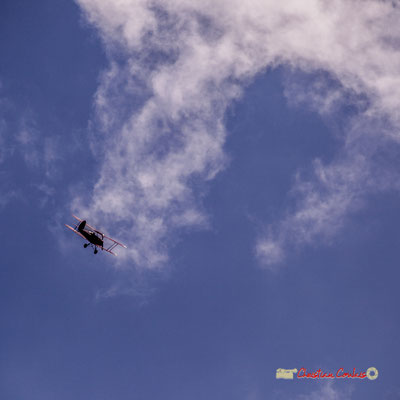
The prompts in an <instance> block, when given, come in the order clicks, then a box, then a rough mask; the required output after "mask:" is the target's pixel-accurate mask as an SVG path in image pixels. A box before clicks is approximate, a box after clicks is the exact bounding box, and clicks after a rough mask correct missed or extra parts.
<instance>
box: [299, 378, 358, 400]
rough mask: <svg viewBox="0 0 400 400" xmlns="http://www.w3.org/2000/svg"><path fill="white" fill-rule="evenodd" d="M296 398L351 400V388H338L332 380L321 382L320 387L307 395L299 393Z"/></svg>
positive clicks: (301, 399) (304, 399)
mask: <svg viewBox="0 0 400 400" xmlns="http://www.w3.org/2000/svg"><path fill="white" fill-rule="evenodd" d="M297 399H298V400H351V390H339V389H336V388H334V387H333V384H332V382H328V383H326V384H321V387H320V388H318V389H316V390H314V391H312V392H311V393H310V394H307V395H299V396H298V397H297Z"/></svg>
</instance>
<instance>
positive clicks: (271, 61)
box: [75, 0, 400, 267]
mask: <svg viewBox="0 0 400 400" xmlns="http://www.w3.org/2000/svg"><path fill="white" fill-rule="evenodd" d="M77 2H78V4H79V5H80V6H81V7H82V10H83V11H84V13H85V15H86V17H87V19H88V20H89V21H90V22H91V23H92V24H94V25H95V26H96V27H97V28H98V29H99V32H100V34H101V36H102V38H103V40H104V43H105V46H106V48H107V52H108V56H109V58H110V68H109V70H108V71H106V72H105V73H104V74H103V75H102V81H101V85H100V87H99V89H98V92H97V96H96V107H97V111H98V122H99V127H101V128H102V129H103V133H102V137H101V138H99V137H96V143H95V144H94V145H93V149H94V151H95V154H97V155H101V157H103V158H104V162H103V165H102V168H101V173H100V178H99V180H98V182H97V183H96V185H95V187H94V189H93V194H92V201H91V202H90V204H91V205H90V209H88V208H85V207H84V206H83V205H82V201H81V200H80V199H77V200H76V202H75V207H78V208H80V209H81V212H82V213H85V215H89V216H91V217H92V218H93V219H94V220H99V219H101V220H103V221H104V223H106V224H111V223H112V222H115V223H116V224H119V226H121V224H122V226H123V231H125V232H126V236H127V237H131V238H132V239H131V243H129V244H130V245H131V246H130V248H131V250H130V252H127V253H126V254H128V256H131V257H132V259H133V260H134V261H135V262H136V263H138V264H140V265H146V266H148V267H155V266H158V265H161V264H162V263H163V262H165V260H166V259H167V250H166V248H167V246H168V243H169V238H170V237H171V236H172V235H173V232H174V229H175V228H177V227H179V226H180V225H182V224H185V225H188V224H198V223H200V224H204V217H202V216H201V214H202V213H201V193H200V195H199V194H198V193H197V192H198V191H199V189H198V188H199V187H201V185H200V183H201V182H204V181H207V180H209V179H212V178H213V177H214V176H215V174H217V173H218V171H220V170H221V169H222V168H224V167H225V165H226V156H225V153H224V149H223V146H224V143H225V138H226V131H225V127H224V113H225V110H226V107H227V106H228V105H229V104H230V103H231V102H232V101H233V100H234V99H236V98H238V96H240V94H241V91H242V89H243V88H244V87H245V85H246V84H247V83H248V82H249V80H251V79H253V78H254V77H255V76H256V75H257V74H259V73H262V72H264V71H266V69H267V68H269V67H274V66H277V65H286V66H289V67H291V68H293V69H300V70H303V71H305V72H312V71H325V72H326V75H327V76H329V77H330V78H331V79H333V80H334V81H335V82H337V83H338V84H337V85H336V86H335V87H333V88H332V87H330V86H329V85H326V84H325V82H324V81H323V80H322V81H321V82H320V83H319V85H317V86H316V87H314V88H313V89H312V90H311V91H310V92H309V96H307V99H310V100H311V103H312V105H313V106H314V108H317V109H318V111H319V112H321V113H322V114H324V115H326V114H329V113H330V112H331V111H332V110H334V109H335V107H337V105H338V104H339V103H340V102H342V101H343V99H344V100H345V101H355V102H356V103H357V107H359V110H358V117H357V119H356V120H354V121H352V122H351V125H349V131H348V133H347V136H346V138H345V139H344V144H343V149H342V153H341V154H338V155H337V158H336V159H335V160H334V161H333V162H332V163H331V164H327V165H324V164H323V163H321V162H315V174H314V177H313V178H312V179H309V180H305V181H304V180H302V179H300V178H299V179H298V181H297V183H296V185H295V188H294V191H295V192H296V193H299V194H300V195H299V197H298V198H299V200H298V205H297V207H296V208H295V209H294V210H293V211H292V212H288V214H287V216H286V217H285V218H284V219H283V220H282V221H281V222H280V223H278V224H277V225H276V226H275V227H273V228H271V230H270V233H269V234H268V235H267V236H266V237H263V238H260V240H259V243H258V245H257V253H258V255H259V256H260V257H262V259H263V260H264V262H265V263H266V264H270V263H271V260H272V262H277V261H280V260H283V259H284V254H285V246H286V244H287V243H290V242H294V243H295V244H303V243H308V242H309V241H310V240H311V239H312V238H315V237H316V236H319V235H322V236H324V235H331V234H334V233H335V232H336V231H337V229H339V228H340V226H342V224H343V223H344V220H345V217H346V215H347V214H348V213H349V212H350V211H351V210H352V209H354V208H356V207H357V205H358V204H359V203H360V202H361V200H362V198H363V195H364V194H365V188H367V191H368V190H376V185H375V182H373V178H375V175H374V174H372V175H369V172H368V171H370V170H371V167H370V165H371V164H370V158H371V157H373V151H372V150H371V146H369V144H368V143H369V142H370V141H371V140H374V141H377V140H378V141H380V140H387V138H390V140H392V141H394V142H398V139H399V136H398V126H399V124H400V116H399V112H398V110H399V100H398V99H399V97H398V89H397V88H398V87H399V86H400V72H399V71H400V68H399V67H400V52H399V47H400V45H399V43H400V25H399V24H398V23H397V22H398V20H399V17H400V11H399V9H398V8H397V7H395V6H394V5H393V4H394V3H392V2H383V1H372V0H366V1H361V0H353V1H348V0H332V1H325V0H307V1H302V2H298V1H296V0H289V1H285V2H276V1H275V0H250V1H247V2H243V1H239V0H219V1H210V0H202V1H200V0H198V1H196V0H164V1H162V2H161V1H144V0H119V1H115V0H77ZM324 85H325V86H324ZM321 94H323V95H321ZM349 94H350V98H349V97H348V95H349ZM300 97H301V96H300ZM297 100H299V102H300V103H301V98H299V96H298V98H297ZM321 100H323V101H322V102H321ZM303 102H304V101H303ZM360 104H361V105H360ZM384 119H385V121H387V123H388V124H390V125H391V128H390V129H384V130H383V129H381V127H382V126H383V124H379V123H378V122H376V121H383V120H384ZM360 121H361V122H360ZM362 121H374V122H375V123H377V124H378V125H377V126H378V128H379V129H377V130H371V129H370V128H369V129H364V128H365V124H364V125H363V124H362ZM364 131H365V132H364ZM364 137H365V139H364ZM383 138H385V139H383ZM364 142H365V143H367V144H366V145H364ZM365 146H366V147H367V148H368V149H367V151H366V152H365V149H364V147H365ZM379 186H380V185H378V189H379ZM194 188H196V193H195V192H194V190H193V189H194ZM200 192H201V189H200ZM190 215H191V217H190V218H189V217H188V216H190ZM299 235H301V237H302V239H301V240H298V239H297V237H298V236H299ZM268 257H269V259H268Z"/></svg>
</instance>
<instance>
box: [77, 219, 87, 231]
mask: <svg viewBox="0 0 400 400" xmlns="http://www.w3.org/2000/svg"><path fill="white" fill-rule="evenodd" d="M85 225H86V221H82V222H81V223H80V224H79V226H78V231H79V232H81V231H83V230H84V229H85Z"/></svg>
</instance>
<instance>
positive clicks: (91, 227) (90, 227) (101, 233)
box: [72, 214, 104, 236]
mask: <svg viewBox="0 0 400 400" xmlns="http://www.w3.org/2000/svg"><path fill="white" fill-rule="evenodd" d="M72 216H73V217H74V218H75V219H76V220H78V221H79V222H82V221H83V219H80V218H78V217H77V216H76V215H74V214H72ZM86 227H88V228H89V229H91V230H92V231H94V232H97V233H100V235H103V236H104V234H103V232H100V231H98V230H97V229H96V228H93V226H90V225H89V224H88V223H87V222H86V225H85V228H86Z"/></svg>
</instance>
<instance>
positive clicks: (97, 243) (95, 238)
mask: <svg viewBox="0 0 400 400" xmlns="http://www.w3.org/2000/svg"><path fill="white" fill-rule="evenodd" d="M72 216H73V217H74V218H75V219H76V220H78V223H77V224H76V225H75V227H74V228H73V227H72V226H69V225H67V224H65V226H66V227H67V228H69V229H71V231H72V232H74V233H76V234H77V235H79V236H80V237H81V238H83V239H85V240H87V241H88V242H89V243H85V244H84V245H83V247H84V248H85V249H86V247H88V246H90V247H92V248H93V249H94V254H97V253H98V250H97V249H98V248H99V249H101V250H104V251H107V252H108V253H111V254H112V255H114V256H116V254H115V253H114V252H113V250H114V249H115V248H116V247H117V246H121V247H124V248H125V249H126V246H125V245H124V244H122V243H119V242H117V241H116V240H114V239H111V238H110V237H108V236H106V235H105V234H104V233H102V232H100V231H98V230H97V229H95V228H93V227H92V226H90V225H89V224H87V223H86V221H85V220H82V219H80V218H78V217H77V216H75V215H72ZM105 242H106V243H107V242H108V244H107V245H105V244H104V243H105Z"/></svg>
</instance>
